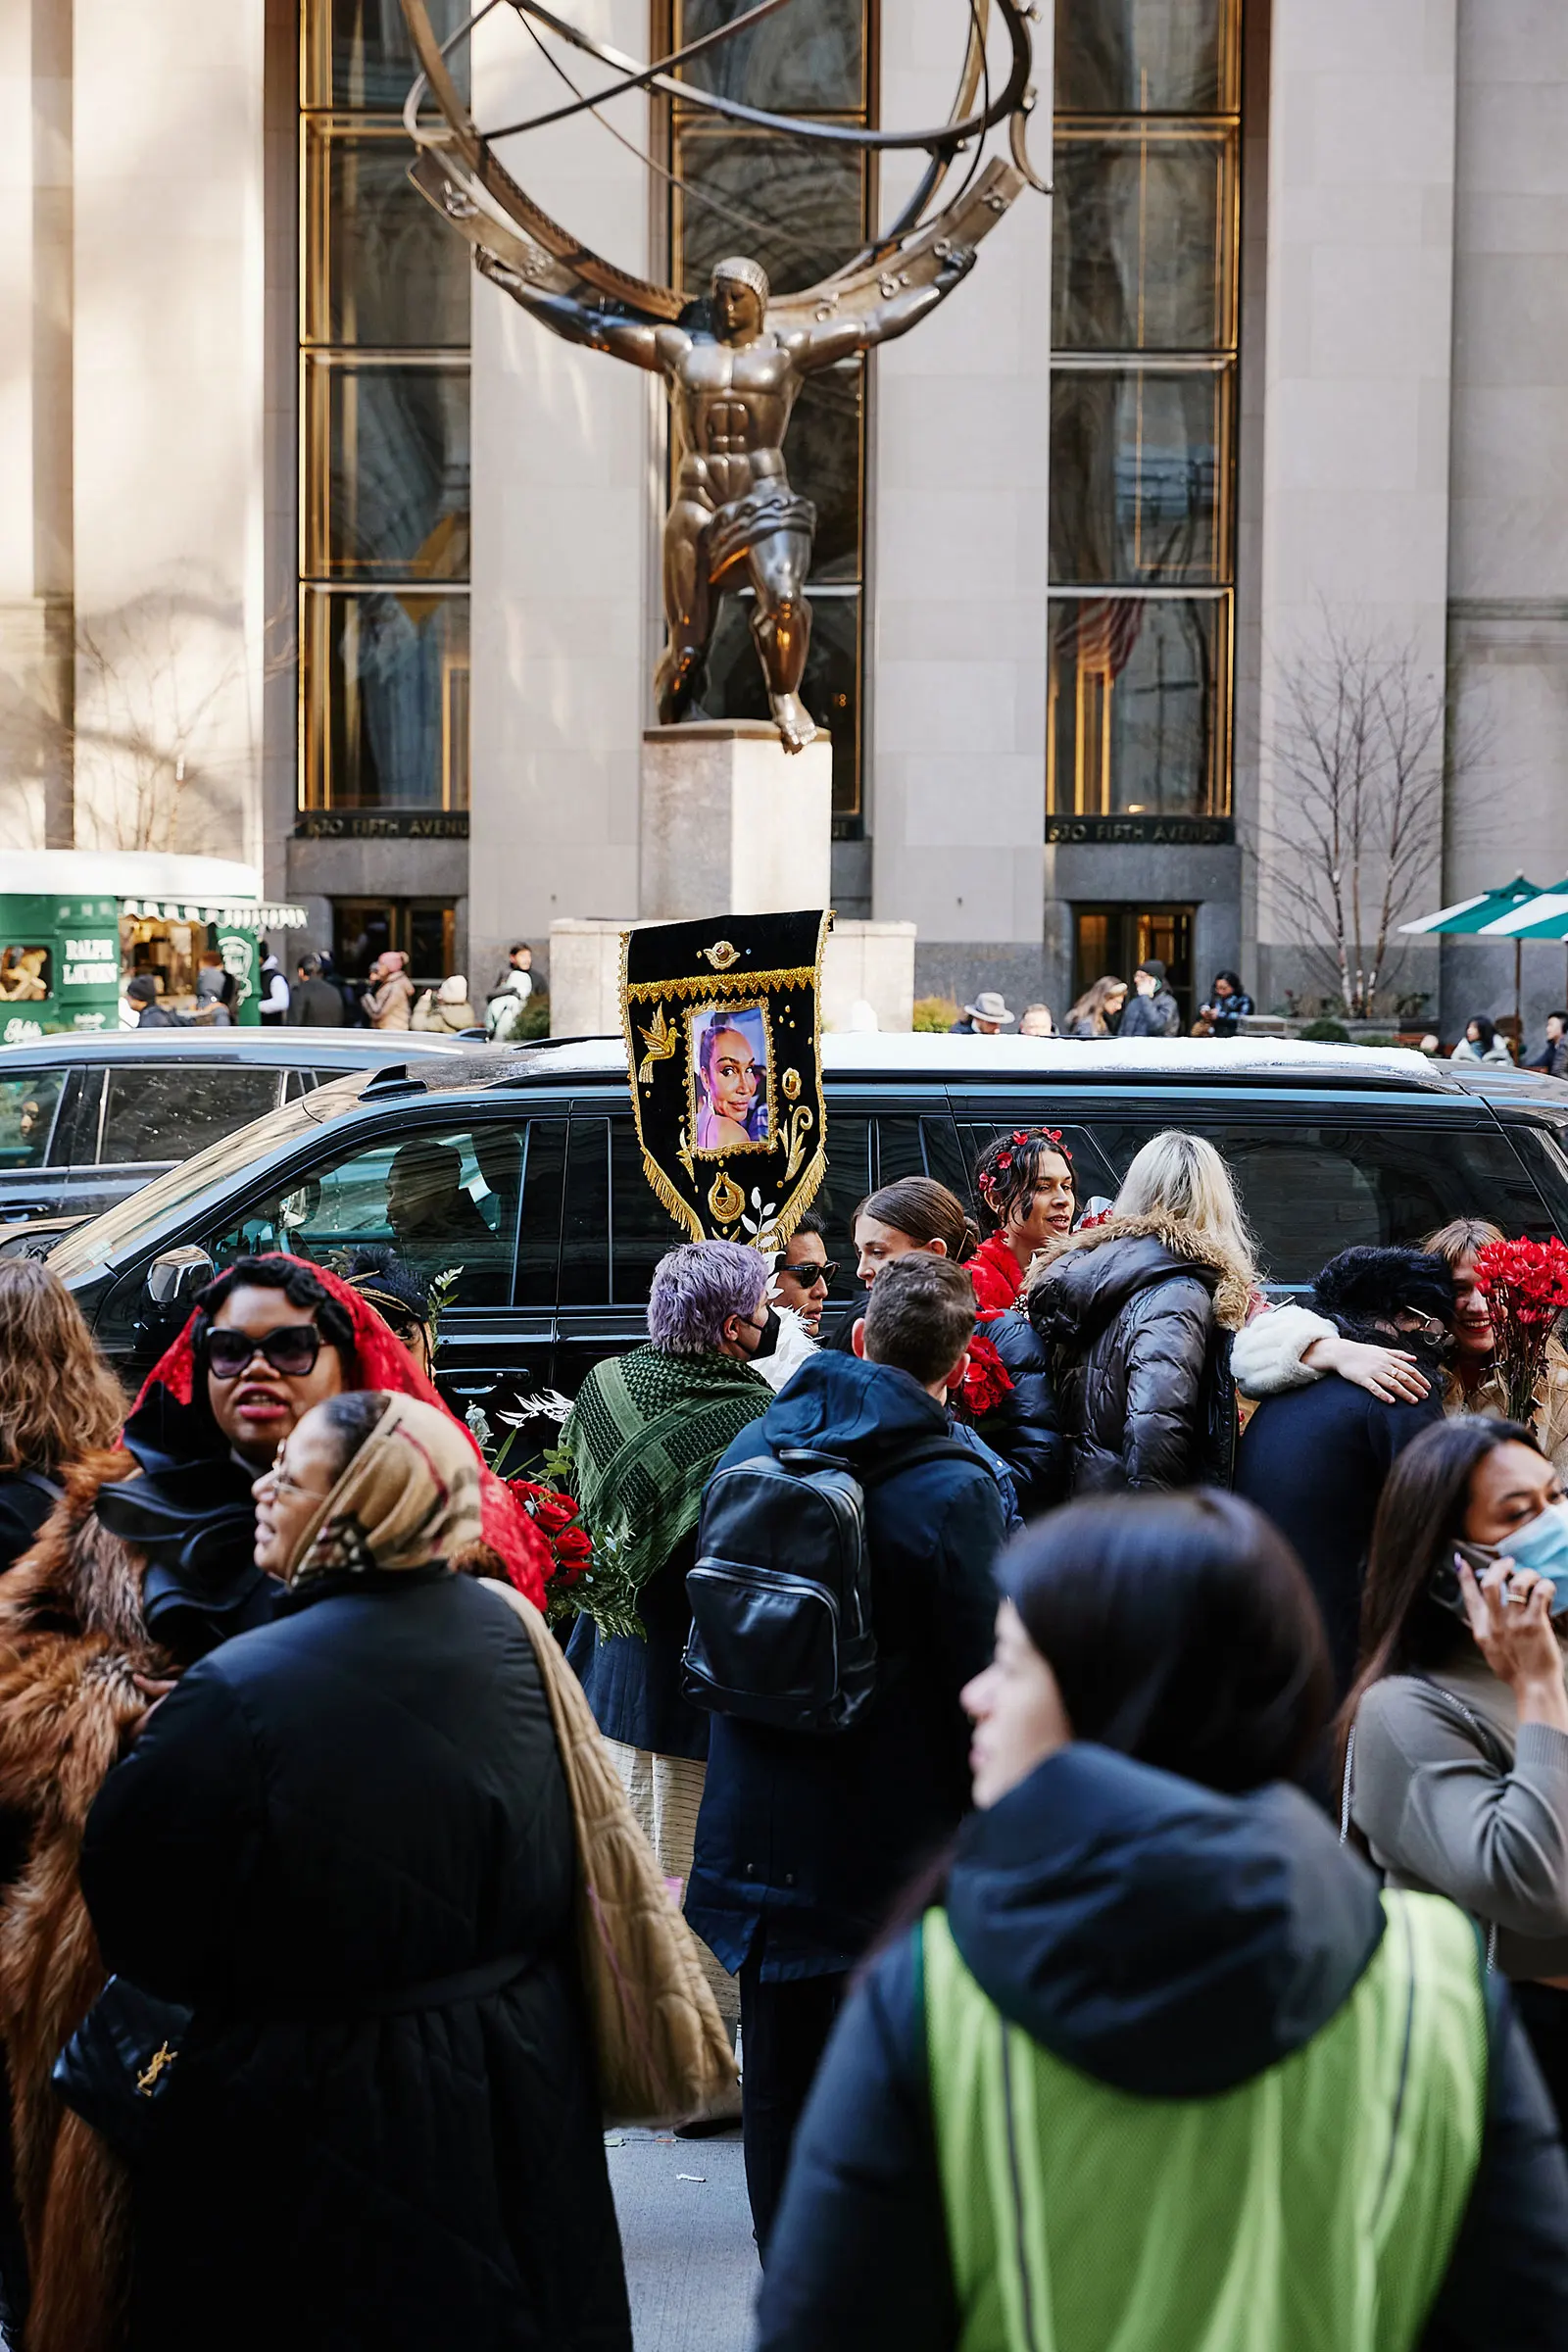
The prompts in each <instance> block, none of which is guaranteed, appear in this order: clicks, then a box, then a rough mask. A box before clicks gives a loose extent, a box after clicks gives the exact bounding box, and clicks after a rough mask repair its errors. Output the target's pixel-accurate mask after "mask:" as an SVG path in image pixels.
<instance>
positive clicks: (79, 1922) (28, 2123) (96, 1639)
mask: <svg viewBox="0 0 1568 2352" xmlns="http://www.w3.org/2000/svg"><path fill="white" fill-rule="evenodd" d="M133 1468H134V1463H133V1461H132V1459H131V1456H130V1455H129V1454H128V1453H122V1452H105V1453H93V1454H88V1455H86V1456H85V1457H84V1458H83V1459H82V1460H81V1461H80V1462H79V1463H78V1464H76V1465H74V1466H73V1467H72V1468H71V1469H70V1470H69V1471H68V1472H67V1473H66V1478H65V1484H66V1494H65V1496H64V1498H63V1500H62V1501H60V1502H59V1503H58V1504H57V1505H56V1507H55V1509H54V1511H53V1512H52V1513H51V1515H50V1517H49V1518H48V1519H47V1520H46V1522H45V1523H44V1527H43V1530H42V1532H41V1534H40V1535H39V1538H38V1541H37V1543H36V1544H34V1545H33V1547H32V1549H31V1550H30V1551H29V1552H27V1553H25V1555H24V1557H23V1558H22V1559H20V1560H19V1561H18V1562H17V1564H16V1566H15V1567H14V1568H12V1569H10V1570H8V1571H7V1572H6V1573H5V1574H4V1575H3V1576H0V1806H3V1807H4V1808H5V1809H6V1810H7V1811H10V1812H12V1813H14V1814H16V1815H18V1816H20V1817H21V1819H22V1820H24V1821H25V1823H26V1824H27V1827H28V1833H29V1846H28V1854H27V1860H26V1863H25V1866H24V1868H23V1871H22V1873H21V1875H20V1877H19V1878H18V1879H17V1880H16V1881H15V1882H14V1883H13V1884H12V1885H11V1886H10V1887H7V1888H6V1889H5V1894H4V1901H3V1904H0V2034H3V2036H4V2041H5V2051H6V2058H7V2063H8V2067H9V2072H10V2079H11V2101H12V2142H13V2149H14V2155H15V2171H16V2187H17V2199H18V2204H19V2206H20V2208H21V2212H22V2220H23V2227H24V2229H25V2234H26V2239H27V2251H28V2260H29V2268H30V2271H31V2276H32V2297H31V2308H30V2311H29V2314H28V2319H27V2346H28V2352H113V2348H114V2346H115V2345H116V2343H117V2342H118V2341H119V2339H120V2335H121V2328H122V2323H123V2300H124V2290H125V2280H126V2277H127V2255H128V2241H127V2235H126V2227H127V2223H126V2216H127V2202H126V2186H125V2180H124V2174H123V2168H122V2167H121V2165H120V2164H119V2162H118V2160H117V2159H116V2158H115V2157H114V2156H113V2155H112V2154H111V2152H110V2151H109V2149H107V2148H106V2147H105V2146H104V2145H103V2143H102V2142H101V2141H100V2140H99V2139H98V2138H97V2136H96V2135H95V2134H94V2133H93V2132H92V2131H89V2130H88V2128H87V2126H86V2125H85V2124H84V2123H82V2121H81V2120H80V2118H79V2117H78V2116H75V2115H73V2114H71V2113H70V2112H69V2110H68V2109H66V2108H65V2107H63V2106H62V2105H61V2103H60V2100H59V2099H58V2097H57V2096H56V2094H55V2092H54V2089H53V2086H52V2084H51V2082H50V2079H49V2078H50V2070H51V2069H52V2067H53V2065H54V2061H55V2058H56V2057H57V2055H58V2054H59V2052H60V2050H61V2049H62V2048H63V2047H64V2045H65V2043H66V2042H67V2041H68V2040H69V2039H70V2037H71V2035H72V2034H73V2033H74V2031H75V2029H76V2027H77V2026H78V2025H79V2024H80V2022H81V2020H82V2018H83V2017H84V2016H85V2015H86V2012H87V2010H88V2009H89V2007H90V2006H91V2004H92V2002H93V2001H94V2000H95V1999H96V1998H97V1995H98V1991H99V1989H100V1987H101V1985H102V1984H103V1977H104V1970H103V1962H102V1960H101V1959H100V1957H99V1952H98V1946H97V1941H96V1939H95V1937H94V1936H93V1932H92V1924H91V1922H90V1921H89V1919H88V1917H87V1911H86V1906H85V1904H84V1903H83V1902H82V1899H81V1890H80V1886H79V1883H78V1879H77V1858H78V1855H79V1853H80V1849H81V1835H82V1829H83V1826H84V1824H85V1822H86V1819H87V1814H88V1812H89V1810H90V1809H91V1806H92V1801H93V1799H94V1797H95V1796H96V1795H97V1793H98V1791H99V1789H101V1788H102V1786H103V1783H104V1779H105V1776H106V1775H107V1774H108V1772H109V1770H110V1768H111V1767H112V1766H113V1765H114V1764H115V1763H116V1762H117V1761H118V1759H119V1758H120V1756H121V1755H122V1754H123V1752H124V1747H125V1743H126V1740H127V1737H128V1736H129V1735H130V1733H131V1732H132V1731H133V1730H134V1727H135V1726H136V1725H137V1724H138V1723H139V1722H140V1720H141V1718H142V1715H143V1714H144V1712H145V1710H146V1705H147V1701H146V1698H145V1696H144V1694H143V1693H142V1692H141V1691H138V1690H137V1688H136V1686H135V1682H134V1680H133V1677H134V1676H135V1675H136V1674H153V1675H156V1674H159V1673H161V1672H167V1671H168V1661H167V1659H166V1658H165V1657H164V1654H163V1652H161V1651H159V1650H156V1649H154V1648H153V1647H152V1645H151V1644H150V1643H149V1642H148V1640H147V1634H146V1629H145V1627H144V1625H143V1623H142V1616H141V1580H142V1571H143V1566H144V1563H143V1561H142V1558H141V1555H140V1554H139V1553H138V1552H136V1551H133V1550H132V1549H131V1548H130V1547H129V1546H128V1545H127V1544H123V1543H122V1542H121V1541H120V1539H119V1538H118V1537H116V1536H112V1535H111V1534H110V1533H109V1531H108V1530H107V1529H106V1528H104V1527H102V1526H100V1524H99V1522H98V1520H97V1518H96V1516H95V1514H94V1511H93V1503H94V1501H95V1499H96V1497H97V1495H98V1491H99V1489H100V1488H101V1487H102V1486H104V1485H106V1484H107V1483H109V1482H111V1481H113V1480H118V1479H121V1478H123V1477H125V1476H126V1475H127V1474H128V1473H129V1471H130V1470H132V1469H133Z"/></svg>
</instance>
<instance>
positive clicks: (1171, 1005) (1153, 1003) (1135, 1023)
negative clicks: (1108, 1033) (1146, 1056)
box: [1116, 956, 1182, 1037]
mask: <svg viewBox="0 0 1568 2352" xmlns="http://www.w3.org/2000/svg"><path fill="white" fill-rule="evenodd" d="M1133 989H1134V992H1135V993H1134V994H1133V995H1132V996H1130V997H1129V998H1128V1000H1127V1005H1126V1009H1125V1010H1124V1012H1123V1013H1122V1016H1121V1027H1120V1028H1119V1029H1118V1030H1117V1032H1116V1035H1117V1036H1118V1037H1176V1036H1178V1035H1179V1034H1180V1032H1181V1025H1182V1016H1181V1008H1180V1006H1179V1005H1177V1002H1176V1000H1175V998H1174V997H1173V996H1172V995H1171V993H1170V990H1169V989H1168V988H1167V987H1166V986H1165V966H1164V965H1163V963H1161V961H1160V959H1159V957H1158V956H1149V957H1147V958H1146V960H1145V961H1144V962H1143V963H1141V964H1140V965H1139V966H1138V969H1137V971H1136V972H1134V974H1133Z"/></svg>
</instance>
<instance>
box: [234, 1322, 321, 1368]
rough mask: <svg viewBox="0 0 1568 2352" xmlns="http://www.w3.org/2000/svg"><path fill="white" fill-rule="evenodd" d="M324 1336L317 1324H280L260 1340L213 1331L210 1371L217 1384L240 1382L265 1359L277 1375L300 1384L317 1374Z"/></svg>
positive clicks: (244, 1334)
mask: <svg viewBox="0 0 1568 2352" xmlns="http://www.w3.org/2000/svg"><path fill="white" fill-rule="evenodd" d="M320 1352H321V1335H320V1333H319V1331H318V1330H317V1328H316V1325H315V1324H314V1323H279V1324H277V1325H275V1326H274V1328H273V1329H272V1330H271V1331H267V1332H264V1333H263V1334H262V1336H261V1338H260V1339H259V1340H257V1339H253V1338H252V1337H251V1335H250V1333H249V1332H248V1331H210V1332H209V1333H208V1335H207V1369H208V1371H209V1372H211V1374H212V1376H213V1378H214V1379H215V1380H238V1378H239V1376H240V1374H241V1373H242V1372H243V1371H244V1370H245V1368H246V1366H247V1365H248V1364H252V1363H254V1362H255V1360H256V1358H257V1357H258V1356H259V1355H265V1356H266V1358H267V1360H268V1362H269V1363H270V1365H271V1367H272V1370H273V1371H274V1372H277V1373H280V1374H281V1375H282V1377H283V1378H284V1379H285V1380H297V1379H300V1378H301V1377H303V1375H304V1374H305V1373H307V1372H311V1371H314V1370H315V1368H316V1359H317V1357H318V1356H319V1354H320Z"/></svg>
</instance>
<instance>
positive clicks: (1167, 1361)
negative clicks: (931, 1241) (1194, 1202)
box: [1029, 1217, 1248, 1495]
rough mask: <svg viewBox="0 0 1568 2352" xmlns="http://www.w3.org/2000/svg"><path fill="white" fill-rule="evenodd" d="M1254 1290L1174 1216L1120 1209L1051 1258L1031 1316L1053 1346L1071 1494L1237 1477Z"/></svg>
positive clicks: (1218, 1482) (1034, 1293)
mask: <svg viewBox="0 0 1568 2352" xmlns="http://www.w3.org/2000/svg"><path fill="white" fill-rule="evenodd" d="M1247 1299H1248V1283H1247V1277H1246V1274H1245V1273H1244V1272H1243V1270H1242V1269H1241V1268H1240V1267H1235V1266H1231V1265H1229V1264H1227V1263H1225V1262H1224V1261H1222V1260H1221V1259H1220V1258H1219V1257H1218V1256H1217V1255H1216V1254H1214V1253H1212V1252H1210V1251H1209V1250H1208V1248H1207V1245H1206V1244H1205V1242H1204V1240H1203V1237H1202V1236H1201V1234H1199V1233H1198V1232H1197V1231H1196V1229H1195V1228H1194V1227H1192V1226H1190V1225H1185V1224H1183V1223H1181V1222H1180V1221H1179V1220H1177V1219H1174V1218H1170V1219H1167V1218H1155V1217H1118V1218H1114V1219H1113V1220H1111V1221H1110V1222H1109V1223H1107V1224H1105V1225H1103V1226H1100V1227H1096V1228H1093V1229H1091V1230H1090V1231H1089V1232H1087V1233H1084V1234H1082V1235H1079V1236H1077V1237H1075V1239H1074V1241H1073V1242H1072V1243H1071V1244H1070V1245H1069V1246H1068V1247H1067V1248H1066V1249H1065V1250H1063V1251H1062V1253H1061V1255H1060V1256H1059V1257H1058V1258H1056V1260H1055V1262H1054V1264H1053V1265H1051V1266H1049V1267H1048V1268H1047V1270H1046V1272H1045V1273H1044V1274H1043V1275H1042V1276H1041V1277H1040V1278H1039V1280H1038V1281H1037V1282H1036V1283H1035V1284H1034V1287H1033V1288H1032V1290H1031V1291H1030V1294H1029V1320H1030V1322H1031V1323H1032V1324H1033V1325H1034V1327H1035V1330H1036V1332H1037V1333H1038V1334H1039V1336H1040V1338H1041V1339H1042V1340H1043V1341H1044V1342H1045V1344H1046V1346H1047V1347H1048V1348H1050V1349H1051V1350H1052V1353H1053V1359H1054V1365H1055V1371H1056V1396H1057V1403H1058V1408H1059V1410H1060V1413H1061V1417H1062V1424H1063V1427H1064V1428H1065V1429H1066V1430H1067V1432H1068V1433H1069V1435H1070V1437H1071V1439H1072V1447H1073V1471H1074V1475H1073V1491H1074V1493H1075V1494H1078V1495H1105V1494H1119V1493H1122V1492H1124V1491H1125V1490H1126V1489H1128V1488H1134V1489H1138V1488H1148V1487H1191V1486H1214V1487H1228V1486H1229V1485H1230V1483H1231V1473H1232V1470H1233V1467H1234V1464H1235V1455H1236V1392H1235V1389H1234V1387H1233V1386H1232V1383H1231V1377H1230V1334H1231V1332H1232V1331H1234V1330H1236V1329H1237V1328H1238V1327H1239V1326H1240V1324H1241V1323H1242V1322H1243V1321H1244V1320H1245V1317H1246V1313H1247Z"/></svg>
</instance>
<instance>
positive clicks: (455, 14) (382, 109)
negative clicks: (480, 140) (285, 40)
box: [302, 0, 469, 115]
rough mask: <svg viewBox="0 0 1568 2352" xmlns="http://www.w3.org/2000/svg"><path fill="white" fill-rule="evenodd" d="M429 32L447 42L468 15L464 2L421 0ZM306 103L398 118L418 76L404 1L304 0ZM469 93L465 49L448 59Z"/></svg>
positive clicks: (466, 52) (466, 48)
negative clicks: (355, 108) (406, 21)
mask: <svg viewBox="0 0 1568 2352" xmlns="http://www.w3.org/2000/svg"><path fill="white" fill-rule="evenodd" d="M425 6H426V9H427V12H428V14H429V18H430V25H431V29H432V30H433V31H434V33H435V37H436V39H437V40H438V41H445V40H446V39H447V38H448V37H449V36H450V35H451V34H452V33H454V32H456V31H457V29H458V26H459V25H462V24H464V23H466V20H467V17H468V15H469V8H468V0H425ZM305 15H306V22H305V23H304V25H303V26H302V32H303V47H304V83H305V88H304V102H305V104H306V105H307V106H341V107H350V106H352V107H357V108H361V109H364V110H365V111H367V112H368V113H378V114H387V115H400V114H401V113H402V111H403V101H404V99H405V98H407V96H408V94H409V85H410V83H411V82H412V81H413V79H414V77H415V74H416V73H417V72H418V64H417V60H416V58H415V54H414V45H413V43H412V42H411V41H410V39H409V28H408V25H406V24H405V22H404V18H403V7H402V0H305ZM448 62H449V65H450V68H451V71H452V74H453V77H454V79H455V80H456V81H457V83H458V86H459V87H460V89H462V90H463V91H464V92H465V94H466V91H467V87H468V45H467V43H466V42H465V43H464V44H463V45H462V47H461V48H459V49H458V50H456V51H455V52H454V53H453V55H452V57H451V58H450V59H449V61H448Z"/></svg>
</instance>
